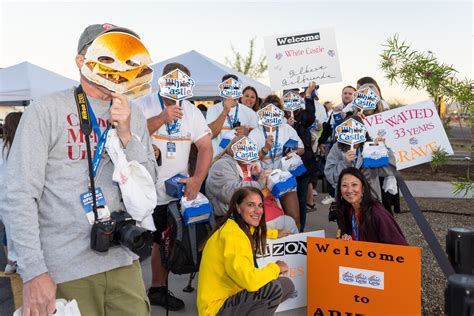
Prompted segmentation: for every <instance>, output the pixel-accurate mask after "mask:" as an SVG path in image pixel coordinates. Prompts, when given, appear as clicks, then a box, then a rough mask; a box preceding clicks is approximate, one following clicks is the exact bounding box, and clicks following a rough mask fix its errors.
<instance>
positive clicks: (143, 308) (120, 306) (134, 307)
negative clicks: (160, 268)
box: [56, 261, 150, 316]
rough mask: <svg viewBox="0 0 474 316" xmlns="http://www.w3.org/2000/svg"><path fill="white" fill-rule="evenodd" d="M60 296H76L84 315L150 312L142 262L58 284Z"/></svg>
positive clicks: (68, 297) (144, 313)
mask: <svg viewBox="0 0 474 316" xmlns="http://www.w3.org/2000/svg"><path fill="white" fill-rule="evenodd" d="M56 297H57V298H64V299H67V300H72V299H75V300H76V301H77V303H78V305H79V309H80V311H81V315H86V316H89V315H90V316H106V315H113V316H115V315H117V316H122V315H123V316H127V315H138V316H142V315H150V303H149V302H148V297H147V295H146V292H145V285H144V284H143V279H142V270H141V267H140V263H139V262H138V261H135V262H134V263H133V264H132V265H129V266H126V267H121V268H117V269H114V270H111V271H107V272H103V273H98V274H94V275H91V276H88V277H85V278H82V279H79V280H74V281H69V282H65V283H61V284H58V289H57V292H56Z"/></svg>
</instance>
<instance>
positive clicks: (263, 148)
mask: <svg viewBox="0 0 474 316" xmlns="http://www.w3.org/2000/svg"><path fill="white" fill-rule="evenodd" d="M260 151H261V152H262V153H263V154H264V155H266V154H268V151H267V152H266V151H265V147H262V149H260Z"/></svg>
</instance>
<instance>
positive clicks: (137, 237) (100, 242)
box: [91, 211, 153, 252]
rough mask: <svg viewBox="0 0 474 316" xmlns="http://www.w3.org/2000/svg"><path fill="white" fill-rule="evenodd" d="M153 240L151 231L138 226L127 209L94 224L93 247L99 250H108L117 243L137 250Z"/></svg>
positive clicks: (92, 231)
mask: <svg viewBox="0 0 474 316" xmlns="http://www.w3.org/2000/svg"><path fill="white" fill-rule="evenodd" d="M152 242H153V237H152V235H151V232H149V231H148V230H146V229H143V228H140V227H138V226H136V221H135V220H134V219H133V218H132V216H131V215H130V214H128V213H127V212H125V211H115V212H113V213H112V214H110V218H108V219H105V220H100V221H96V222H95V223H94V225H92V230H91V248H92V249H94V250H95V251H98V252H107V251H108V250H109V247H113V246H116V245H123V246H125V247H127V248H129V249H130V250H131V251H133V252H137V251H138V250H140V249H142V248H143V247H145V246H150V245H151V244H152Z"/></svg>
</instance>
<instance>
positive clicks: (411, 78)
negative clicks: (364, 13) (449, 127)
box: [380, 34, 474, 115]
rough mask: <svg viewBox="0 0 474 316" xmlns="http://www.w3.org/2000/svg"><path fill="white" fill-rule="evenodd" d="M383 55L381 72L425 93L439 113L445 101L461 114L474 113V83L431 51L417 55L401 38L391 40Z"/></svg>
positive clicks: (395, 36) (395, 80)
mask: <svg viewBox="0 0 474 316" xmlns="http://www.w3.org/2000/svg"><path fill="white" fill-rule="evenodd" d="M383 46H384V47H385V49H384V51H383V53H382V54H381V55H380V57H382V61H381V62H380V68H381V69H382V70H383V71H384V72H385V77H386V78H387V79H388V80H389V81H390V83H393V82H397V83H398V82H399V81H401V83H402V84H403V85H405V86H406V87H408V88H415V89H424V90H426V91H427V92H428V94H429V95H430V96H431V97H432V98H433V100H434V102H435V104H436V108H437V109H438V112H439V110H440V105H441V102H442V100H443V98H444V99H445V101H446V103H455V104H456V106H457V107H458V110H459V112H460V113H466V112H470V113H471V115H472V114H473V111H474V94H473V92H472V88H473V83H472V80H470V79H467V78H466V79H464V80H459V79H457V78H456V77H455V75H456V73H457V71H456V69H454V68H453V67H452V66H450V65H447V64H444V63H441V62H439V61H438V59H437V58H436V57H435V56H434V54H433V53H432V52H431V51H428V52H426V53H425V52H417V51H415V50H413V49H411V48H410V46H409V45H407V44H406V43H405V41H400V40H399V38H398V35H397V34H396V35H394V36H393V37H390V38H388V39H387V44H385V45H383Z"/></svg>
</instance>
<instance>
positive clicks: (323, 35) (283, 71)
mask: <svg viewBox="0 0 474 316" xmlns="http://www.w3.org/2000/svg"><path fill="white" fill-rule="evenodd" d="M264 43H265V51H266V55H267V61H268V71H269V74H270V85H271V87H272V89H273V90H283V89H292V88H300V87H307V86H308V85H309V82H311V81H317V82H318V83H320V84H324V83H331V82H339V81H341V80H342V79H341V70H340V66H339V59H338V55H337V47H336V38H335V34H334V30H333V29H320V30H316V31H309V32H297V33H291V34H283V35H275V36H267V37H265V38H264Z"/></svg>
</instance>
